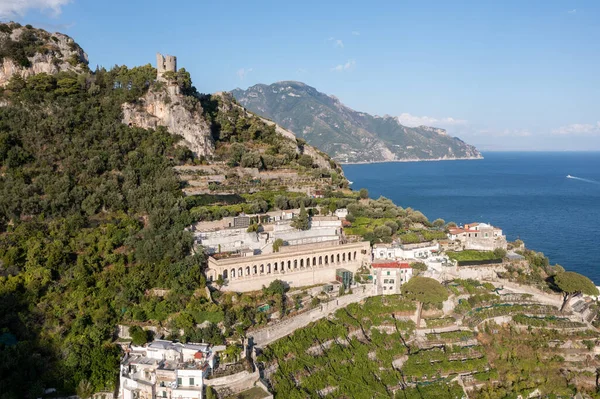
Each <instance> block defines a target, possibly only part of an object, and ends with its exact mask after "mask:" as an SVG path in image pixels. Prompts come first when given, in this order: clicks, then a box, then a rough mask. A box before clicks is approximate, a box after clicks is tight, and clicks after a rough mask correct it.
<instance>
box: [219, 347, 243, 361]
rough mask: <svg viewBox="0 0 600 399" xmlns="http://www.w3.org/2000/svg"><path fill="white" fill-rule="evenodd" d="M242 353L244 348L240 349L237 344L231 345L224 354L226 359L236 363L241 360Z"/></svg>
mask: <svg viewBox="0 0 600 399" xmlns="http://www.w3.org/2000/svg"><path fill="white" fill-rule="evenodd" d="M241 353H242V348H240V346H239V345H236V344H233V345H229V346H228V347H227V348H226V349H225V351H224V352H223V354H224V355H225V358H226V359H227V361H229V362H236V361H237V360H238V359H239V357H240V354H241Z"/></svg>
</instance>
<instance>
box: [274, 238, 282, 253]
mask: <svg viewBox="0 0 600 399" xmlns="http://www.w3.org/2000/svg"><path fill="white" fill-rule="evenodd" d="M283 244H285V243H284V242H283V240H282V239H281V238H278V239H276V240H275V242H273V252H279V248H281V247H283Z"/></svg>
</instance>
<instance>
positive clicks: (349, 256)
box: [348, 252, 352, 262]
mask: <svg viewBox="0 0 600 399" xmlns="http://www.w3.org/2000/svg"><path fill="white" fill-rule="evenodd" d="M351 260H352V252H348V262H350V261H351Z"/></svg>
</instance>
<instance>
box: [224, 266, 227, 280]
mask: <svg viewBox="0 0 600 399" xmlns="http://www.w3.org/2000/svg"><path fill="white" fill-rule="evenodd" d="M223 279H224V280H225V279H227V269H225V270H223Z"/></svg>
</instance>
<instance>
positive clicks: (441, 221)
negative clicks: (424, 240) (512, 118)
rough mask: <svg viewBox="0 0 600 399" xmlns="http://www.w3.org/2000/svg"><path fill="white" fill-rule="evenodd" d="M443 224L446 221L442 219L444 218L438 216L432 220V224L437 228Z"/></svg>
mask: <svg viewBox="0 0 600 399" xmlns="http://www.w3.org/2000/svg"><path fill="white" fill-rule="evenodd" d="M445 224H446V222H445V221H444V219H439V218H438V219H435V220H434V221H433V226H434V227H437V228H440V227H443V226H444V225H445Z"/></svg>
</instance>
